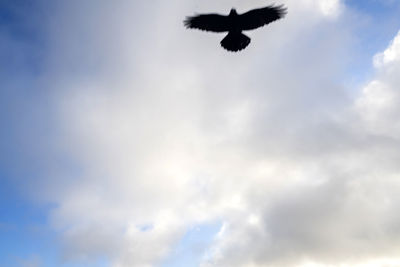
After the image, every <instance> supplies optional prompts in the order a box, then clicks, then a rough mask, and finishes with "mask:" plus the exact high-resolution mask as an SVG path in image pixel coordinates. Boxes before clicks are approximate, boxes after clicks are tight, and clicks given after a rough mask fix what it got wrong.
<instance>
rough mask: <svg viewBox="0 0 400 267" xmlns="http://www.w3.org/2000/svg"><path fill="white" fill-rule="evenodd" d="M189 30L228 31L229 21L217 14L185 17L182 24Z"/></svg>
mask: <svg viewBox="0 0 400 267" xmlns="http://www.w3.org/2000/svg"><path fill="white" fill-rule="evenodd" d="M183 23H184V24H185V26H186V27H187V28H189V29H199V30H202V31H210V32H226V31H229V28H230V27H229V26H230V25H229V20H228V17H227V16H222V15H218V14H204V15H197V16H193V17H187V18H186V19H185V21H184V22H183Z"/></svg>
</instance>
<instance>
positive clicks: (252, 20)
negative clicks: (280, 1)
mask: <svg viewBox="0 0 400 267" xmlns="http://www.w3.org/2000/svg"><path fill="white" fill-rule="evenodd" d="M286 13H287V10H286V8H285V7H283V6H267V7H264V8H258V9H253V10H250V11H248V12H246V13H244V14H242V15H239V21H240V25H241V28H242V30H244V31H246V30H254V29H256V28H259V27H262V26H264V25H267V24H269V23H271V22H273V21H275V20H278V19H280V18H283V17H284V16H285V15H286Z"/></svg>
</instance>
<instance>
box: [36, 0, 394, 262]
mask: <svg viewBox="0 0 400 267" xmlns="http://www.w3.org/2000/svg"><path fill="white" fill-rule="evenodd" d="M285 3H286V5H287V6H288V7H289V14H288V17H287V18H286V19H284V20H281V21H279V22H276V23H274V24H271V25H270V26H269V27H266V28H264V29H260V30H258V31H254V32H252V33H250V35H251V37H252V44H251V45H250V46H249V48H248V49H246V50H244V51H243V52H241V53H239V54H230V53H227V52H225V51H224V50H222V49H221V48H220V47H219V41H220V39H222V36H221V35H217V34H216V35H212V34H207V33H204V32H195V31H188V30H185V29H184V27H183V26H182V19H183V18H184V16H186V15H190V14H192V13H194V12H195V11H198V12H205V11H212V10H216V11H219V12H223V11H226V12H227V11H228V10H226V9H229V8H230V5H231V4H232V3H231V2H229V1H210V2H209V3H207V4H205V3H203V2H201V3H200V2H190V3H189V2H188V1H178V0H175V1H172V2H171V1H170V2H168V3H167V2H162V1H153V2H151V3H150V2H144V1H136V2H132V1H119V2H118V3H117V4H116V3H111V2H109V1H101V2H96V4H94V2H89V1H88V2H84V3H82V2H78V1H69V2H65V3H64V4H63V5H62V6H60V10H58V13H57V16H55V18H54V21H52V26H51V29H50V31H51V35H50V37H51V40H52V42H51V49H52V50H51V51H52V52H51V55H50V57H49V62H48V66H49V67H48V72H47V76H46V79H47V81H46V82H47V84H48V85H49V86H50V87H52V88H54V89H57V90H55V91H56V92H57V93H55V95H54V99H55V101H56V103H57V106H58V110H57V111H56V112H57V115H58V116H59V122H60V124H59V129H58V130H59V132H61V133H62V134H61V135H60V136H58V137H57V138H58V141H59V142H60V143H61V144H62V146H63V147H62V149H63V152H64V153H65V155H67V156H68V157H69V158H70V159H72V161H74V163H75V165H76V166H77V168H74V170H73V171H71V172H63V173H53V174H52V179H53V180H50V179H49V180H48V181H46V183H47V184H46V186H47V188H48V190H49V191H50V190H51V192H43V194H44V195H46V196H47V198H48V200H50V201H52V202H55V203H57V204H58V206H57V208H56V209H55V210H54V212H53V213H52V223H53V225H54V227H55V228H56V229H58V230H59V231H60V232H61V233H62V234H63V236H64V237H65V241H66V246H67V249H68V253H67V256H68V257H70V258H84V259H85V258H89V259H90V258H92V257H96V256H98V255H106V256H108V257H109V258H110V259H111V261H112V264H113V266H115V267H125V266H154V265H156V264H158V263H160V262H162V260H163V259H164V258H165V257H166V256H167V255H168V253H169V252H170V250H171V248H172V247H173V246H174V245H175V244H176V243H177V242H178V241H179V239H180V238H181V237H182V236H183V234H184V233H185V231H186V230H187V229H188V228H189V227H190V226H191V225H193V224H201V223H204V222H209V221H217V220H219V221H222V223H223V229H221V231H220V233H219V234H218V237H217V238H216V240H215V242H214V244H213V246H212V247H210V251H211V252H210V254H209V255H214V256H215V257H213V258H212V259H209V261H208V262H204V265H205V266H207V265H209V266H233V267H234V266H275V265H273V264H276V266H299V264H303V263H307V262H311V263H315V264H317V263H321V264H333V265H336V266H338V264H341V263H343V264H347V263H348V262H350V264H353V263H354V264H359V263H362V262H367V261H370V260H376V259H378V258H388V259H390V258H391V257H394V256H395V248H396V247H398V244H399V241H400V231H399V228H398V226H397V225H399V220H400V217H399V216H397V215H396V207H398V204H399V201H400V199H399V197H398V195H399V194H398V192H399V189H400V188H399V186H400V184H399V182H398V175H397V173H398V167H397V162H398V159H399V156H400V154H399V153H398V152H397V151H398V149H397V148H398V145H399V144H398V140H397V139H396V138H394V135H391V134H390V133H391V132H392V128H393V127H397V126H394V125H396V122H395V120H394V118H395V114H397V113H396V112H397V109H396V105H395V103H392V101H396V100H394V98H393V96H394V95H397V93H396V92H395V91H394V88H396V87H395V86H394V85H395V82H396V84H398V83H397V80H396V79H397V78H395V77H394V76H392V75H391V73H394V72H393V69H392V70H391V71H388V72H385V71H382V73H383V74H382V77H380V78H377V80H376V82H372V83H371V84H370V85H368V86H367V87H366V88H365V90H364V91H363V93H362V95H361V96H360V98H358V99H356V101H355V104H354V105H353V103H352V102H351V100H350V98H349V97H348V96H347V95H346V92H345V89H344V88H343V87H342V86H341V84H342V81H337V80H336V79H337V78H336V77H338V76H339V74H340V73H342V69H343V68H344V64H345V62H343V60H341V59H342V58H344V57H346V56H348V54H347V53H348V46H349V40H350V37H349V36H351V29H349V28H346V27H344V25H343V24H344V22H341V20H339V19H338V18H340V17H339V16H340V15H341V13H340V9H341V8H344V7H343V6H342V3H341V2H339V1H328V0H326V1H320V0H318V1H317V0H315V1H311V0H303V1H298V0H296V1H295V0H291V1H285ZM234 4H237V5H236V7H237V8H238V9H239V10H245V9H248V8H251V7H254V6H257V5H259V4H260V3H259V2H258V1H248V2H245V3H244V2H243V1H234V3H233V5H234ZM227 7H228V8H227ZM327 16H328V17H329V18H330V19H326V18H327ZM299 21H301V23H299ZM393 49H394V48H393ZM385 64H386V63H385ZM383 68H384V67H383ZM382 85H385V86H386V87H383V86H382ZM381 88H384V89H381ZM383 114H384V115H385V116H384V117H385V120H383V122H382V116H383ZM386 114H391V117H390V118H386ZM360 118H361V119H360ZM379 123H383V124H384V125H383V126H382V125H378V124H379ZM385 127H386V128H385ZM374 129H377V130H374ZM381 129H384V130H381ZM396 129H397V128H396ZM396 131H397V130H396ZM388 137H391V138H390V139H389V138H388ZM65 155H64V156H65ZM60 184H61V186H60ZM311 263H310V264H311ZM325 266H328V265H325ZM354 266H355V265H354Z"/></svg>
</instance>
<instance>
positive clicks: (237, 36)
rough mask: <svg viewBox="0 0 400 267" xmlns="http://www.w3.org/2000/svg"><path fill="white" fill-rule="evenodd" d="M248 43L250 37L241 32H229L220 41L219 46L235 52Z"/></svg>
mask: <svg viewBox="0 0 400 267" xmlns="http://www.w3.org/2000/svg"><path fill="white" fill-rule="evenodd" d="M249 44H250V38H249V37H247V36H246V35H244V34H243V33H241V32H238V33H236V32H229V33H228V35H227V36H225V38H224V39H222V41H221V46H222V47H223V48H225V49H226V50H228V51H232V52H237V51H240V50H243V49H245V48H246V47H247V46H248V45H249Z"/></svg>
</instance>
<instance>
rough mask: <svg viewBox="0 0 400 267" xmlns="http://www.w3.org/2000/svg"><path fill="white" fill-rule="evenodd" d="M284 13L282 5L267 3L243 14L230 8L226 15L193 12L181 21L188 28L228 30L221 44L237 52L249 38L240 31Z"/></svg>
mask: <svg viewBox="0 0 400 267" xmlns="http://www.w3.org/2000/svg"><path fill="white" fill-rule="evenodd" d="M286 14H287V8H286V7H284V6H283V5H279V6H274V5H269V6H267V7H263V8H257V9H253V10H250V11H248V12H246V13H243V14H238V13H237V12H236V9H235V8H232V9H231V11H230V13H229V15H228V16H225V15H220V14H216V13H210V14H195V16H188V17H186V19H185V20H184V22H183V23H184V26H185V27H186V28H188V29H199V30H202V31H209V32H217V33H221V32H228V35H226V36H225V38H224V39H222V41H221V46H222V47H223V48H224V49H226V50H228V51H231V52H238V51H241V50H243V49H245V48H246V47H247V46H248V45H249V44H250V40H251V39H250V38H249V37H248V36H246V35H245V34H243V33H242V31H249V30H254V29H257V28H259V27H262V26H265V25H267V24H269V23H271V22H273V21H276V20H278V19H281V18H283V17H284V16H285V15H286Z"/></svg>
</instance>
